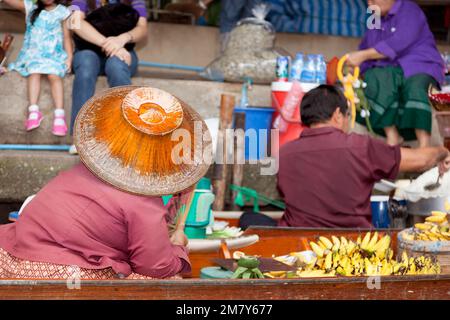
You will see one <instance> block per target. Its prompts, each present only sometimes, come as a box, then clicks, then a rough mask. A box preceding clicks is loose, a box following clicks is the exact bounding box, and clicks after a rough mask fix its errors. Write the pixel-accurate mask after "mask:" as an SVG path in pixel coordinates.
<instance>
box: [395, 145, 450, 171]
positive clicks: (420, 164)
mask: <svg viewBox="0 0 450 320" xmlns="http://www.w3.org/2000/svg"><path fill="white" fill-rule="evenodd" d="M400 153H401V160H400V171H403V172H423V171H426V170H428V169H431V168H432V167H434V166H436V165H439V166H440V169H441V172H445V171H447V170H448V169H449V167H450V155H449V151H448V150H447V148H445V147H428V148H418V149H409V148H401V149H400Z"/></svg>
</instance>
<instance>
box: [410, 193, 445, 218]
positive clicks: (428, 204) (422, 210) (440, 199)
mask: <svg viewBox="0 0 450 320" xmlns="http://www.w3.org/2000/svg"><path fill="white" fill-rule="evenodd" d="M446 201H449V202H450V197H449V196H448V195H447V196H444V195H442V196H437V197H434V198H427V199H425V198H421V199H419V200H418V201H416V202H413V201H409V200H408V201H406V208H407V210H408V214H409V215H414V216H424V217H427V216H429V215H431V211H435V210H437V211H445V202H446Z"/></svg>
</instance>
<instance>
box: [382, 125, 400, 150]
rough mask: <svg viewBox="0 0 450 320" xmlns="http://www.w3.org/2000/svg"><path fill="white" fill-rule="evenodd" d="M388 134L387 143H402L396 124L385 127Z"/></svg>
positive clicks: (393, 144)
mask: <svg viewBox="0 0 450 320" xmlns="http://www.w3.org/2000/svg"><path fill="white" fill-rule="evenodd" d="M384 132H385V134H386V143H387V144H388V145H391V146H396V145H398V144H400V142H401V138H400V134H399V133H398V130H397V128H396V127H395V126H392V127H386V128H384Z"/></svg>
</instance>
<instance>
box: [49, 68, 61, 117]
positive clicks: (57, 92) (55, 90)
mask: <svg viewBox="0 0 450 320" xmlns="http://www.w3.org/2000/svg"><path fill="white" fill-rule="evenodd" d="M48 80H49V81H50V88H51V90H52V98H53V103H54V104H55V108H56V109H63V107H64V92H63V81H62V78H60V77H58V76H56V75H54V74H49V75H48Z"/></svg>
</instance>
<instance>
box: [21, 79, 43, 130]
mask: <svg viewBox="0 0 450 320" xmlns="http://www.w3.org/2000/svg"><path fill="white" fill-rule="evenodd" d="M40 92H41V75H40V74H39V73H33V74H30V75H29V76H28V102H29V103H30V105H29V106H28V117H27V121H26V122H25V129H26V130H27V131H31V130H33V129H36V128H37V127H39V125H40V124H41V121H42V118H43V116H42V113H41V112H40V111H39V106H38V105H37V103H38V101H39V95H40Z"/></svg>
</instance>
